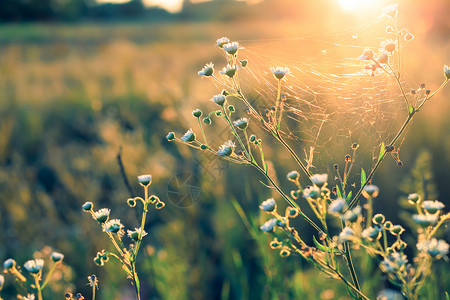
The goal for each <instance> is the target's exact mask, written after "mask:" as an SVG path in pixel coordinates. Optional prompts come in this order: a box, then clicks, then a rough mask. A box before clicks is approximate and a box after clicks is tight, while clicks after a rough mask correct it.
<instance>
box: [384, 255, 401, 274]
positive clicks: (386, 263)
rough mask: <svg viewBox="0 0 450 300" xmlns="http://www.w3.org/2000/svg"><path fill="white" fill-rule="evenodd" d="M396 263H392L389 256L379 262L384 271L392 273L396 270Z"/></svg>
mask: <svg viewBox="0 0 450 300" xmlns="http://www.w3.org/2000/svg"><path fill="white" fill-rule="evenodd" d="M397 267H398V266H397V265H396V264H394V262H392V261H391V260H390V259H389V258H387V257H385V258H384V260H383V261H382V262H381V263H380V269H381V271H383V272H384V273H392V272H394V271H395V270H397Z"/></svg>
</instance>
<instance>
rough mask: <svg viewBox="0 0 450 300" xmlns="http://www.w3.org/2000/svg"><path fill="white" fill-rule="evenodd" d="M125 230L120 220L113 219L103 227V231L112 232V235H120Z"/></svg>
mask: <svg viewBox="0 0 450 300" xmlns="http://www.w3.org/2000/svg"><path fill="white" fill-rule="evenodd" d="M122 228H123V225H122V223H120V220H119V219H112V220H109V221H108V222H106V223H105V224H104V225H103V230H104V231H108V232H112V233H118V232H119V231H120V230H121V229H122Z"/></svg>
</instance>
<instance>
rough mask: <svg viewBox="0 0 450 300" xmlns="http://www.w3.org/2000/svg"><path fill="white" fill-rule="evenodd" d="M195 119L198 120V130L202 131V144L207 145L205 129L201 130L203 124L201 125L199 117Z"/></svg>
mask: <svg viewBox="0 0 450 300" xmlns="http://www.w3.org/2000/svg"><path fill="white" fill-rule="evenodd" d="M197 121H198V126H200V130H201V131H202V135H203V141H204V144H205V145H207V144H208V141H207V140H206V135H205V131H204V130H203V125H202V122H201V121H200V117H199V118H197Z"/></svg>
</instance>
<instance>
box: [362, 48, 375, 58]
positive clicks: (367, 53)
mask: <svg viewBox="0 0 450 300" xmlns="http://www.w3.org/2000/svg"><path fill="white" fill-rule="evenodd" d="M373 55H374V54H373V51H372V50H371V49H365V50H364V53H363V54H362V55H361V56H360V57H358V59H359V60H372V59H373Z"/></svg>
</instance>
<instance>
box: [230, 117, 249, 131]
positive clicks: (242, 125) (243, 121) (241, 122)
mask: <svg viewBox="0 0 450 300" xmlns="http://www.w3.org/2000/svg"><path fill="white" fill-rule="evenodd" d="M233 125H234V126H236V127H237V128H239V129H242V130H244V129H246V128H247V126H248V119H247V118H240V119H239V120H236V121H234V122H233Z"/></svg>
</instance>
